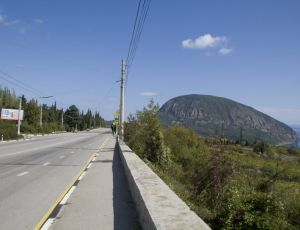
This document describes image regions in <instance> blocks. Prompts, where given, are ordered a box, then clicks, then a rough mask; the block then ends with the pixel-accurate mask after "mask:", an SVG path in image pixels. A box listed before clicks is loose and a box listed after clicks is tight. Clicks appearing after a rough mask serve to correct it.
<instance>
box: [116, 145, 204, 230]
mask: <svg viewBox="0 0 300 230" xmlns="http://www.w3.org/2000/svg"><path fill="white" fill-rule="evenodd" d="M118 145H119V149H120V156H121V160H122V163H123V166H124V169H125V173H126V176H127V180H128V183H129V187H130V190H131V194H132V197H133V199H134V201H135V203H136V207H137V211H138V213H139V216H140V222H141V225H142V227H143V229H146V230H148V229H149V230H150V229H151V230H152V229H159V230H167V229H168V230H169V229H170V230H171V229H172V230H177V229H178V230H179V229H180V230H182V229H184V230H189V229H193V230H194V229H199V230H200V229H201V230H208V229H210V227H209V226H208V225H207V224H206V223H205V222H204V221H203V220H202V219H201V218H200V217H198V216H197V215H196V214H195V213H194V212H193V211H192V210H190V208H189V207H188V206H187V205H186V204H185V203H184V202H183V201H182V200H181V199H180V198H179V197H178V196H177V195H176V194H175V193H174V192H173V191H172V190H171V189H170V188H169V187H168V186H167V185H166V184H165V183H164V182H163V181H162V180H161V179H160V178H159V177H158V176H157V175H156V174H155V173H154V172H153V171H152V170H151V169H150V168H149V167H148V166H147V165H146V164H145V163H144V162H143V161H142V160H141V159H140V158H139V157H138V156H137V155H136V154H135V153H134V152H133V151H132V150H131V149H130V148H129V147H128V146H127V145H126V144H124V143H123V142H122V141H120V142H119V143H118Z"/></svg>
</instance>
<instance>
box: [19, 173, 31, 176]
mask: <svg viewBox="0 0 300 230" xmlns="http://www.w3.org/2000/svg"><path fill="white" fill-rule="evenodd" d="M28 173H29V172H22V173H19V174H18V175H17V176H24V175H26V174H28Z"/></svg>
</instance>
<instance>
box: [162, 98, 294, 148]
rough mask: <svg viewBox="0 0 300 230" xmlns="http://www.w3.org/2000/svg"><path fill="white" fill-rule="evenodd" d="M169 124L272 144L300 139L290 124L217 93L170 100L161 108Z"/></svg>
mask: <svg viewBox="0 0 300 230" xmlns="http://www.w3.org/2000/svg"><path fill="white" fill-rule="evenodd" d="M159 117H160V119H161V120H162V121H163V124H164V125H165V126H170V125H174V124H179V125H183V126H185V127H188V128H191V129H193V130H195V131H196V133H198V134H201V135H205V136H214V135H222V134H223V135H224V136H225V137H226V138H229V139H237V140H239V139H242V140H249V141H254V140H262V141H264V142H267V143H271V144H278V145H279V144H280V145H281V144H288V143H295V142H296V141H297V134H296V133H295V131H294V130H293V129H292V128H290V127H289V126H287V125H286V124H284V123H282V122H280V121H278V120H275V119H274V118H272V117H270V116H268V115H266V114H264V113H262V112H259V111H257V110H255V109H253V108H251V107H249V106H247V105H243V104H241V103H238V102H235V101H232V100H229V99H226V98H222V97H216V96H209V95H198V94H191V95H185V96H179V97H175V98H173V99H171V100H169V101H167V102H166V103H165V104H164V105H163V106H162V107H161V108H160V110H159Z"/></svg>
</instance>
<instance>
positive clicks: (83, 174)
mask: <svg viewBox="0 0 300 230" xmlns="http://www.w3.org/2000/svg"><path fill="white" fill-rule="evenodd" d="M85 174H86V172H83V173H82V174H81V176H80V177H79V178H78V180H82V178H83V177H84V176H85Z"/></svg>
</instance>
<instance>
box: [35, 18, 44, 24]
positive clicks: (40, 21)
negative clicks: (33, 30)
mask: <svg viewBox="0 0 300 230" xmlns="http://www.w3.org/2000/svg"><path fill="white" fill-rule="evenodd" d="M34 21H35V23H38V24H43V23H44V20H42V19H40V18H36V19H34Z"/></svg>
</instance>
